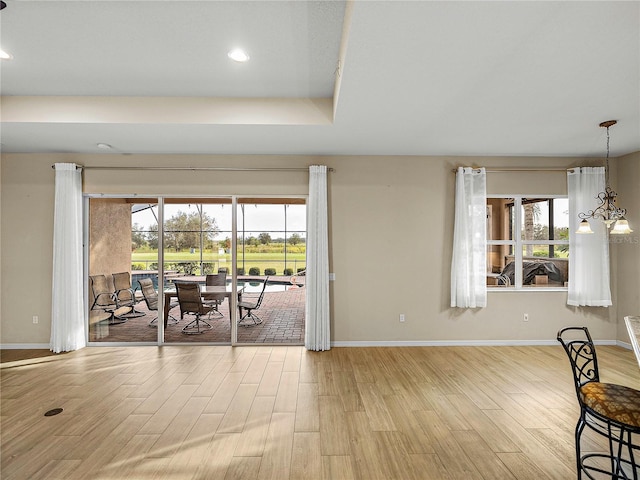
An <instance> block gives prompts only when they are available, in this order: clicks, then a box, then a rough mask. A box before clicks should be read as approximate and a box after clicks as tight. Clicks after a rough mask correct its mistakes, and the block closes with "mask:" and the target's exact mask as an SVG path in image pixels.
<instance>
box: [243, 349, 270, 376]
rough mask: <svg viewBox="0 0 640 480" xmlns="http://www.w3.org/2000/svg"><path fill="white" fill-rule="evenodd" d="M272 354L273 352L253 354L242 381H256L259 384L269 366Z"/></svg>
mask: <svg viewBox="0 0 640 480" xmlns="http://www.w3.org/2000/svg"><path fill="white" fill-rule="evenodd" d="M270 356H271V352H269V353H266V352H265V353H262V352H260V351H259V352H258V353H256V354H255V355H254V356H253V359H252V360H251V363H250V364H249V367H248V368H247V371H246V372H245V374H244V377H242V383H255V384H259V383H260V380H262V376H263V375H264V369H265V368H267V363H268V362H269V357H270Z"/></svg>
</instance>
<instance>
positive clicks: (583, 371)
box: [557, 327, 640, 480]
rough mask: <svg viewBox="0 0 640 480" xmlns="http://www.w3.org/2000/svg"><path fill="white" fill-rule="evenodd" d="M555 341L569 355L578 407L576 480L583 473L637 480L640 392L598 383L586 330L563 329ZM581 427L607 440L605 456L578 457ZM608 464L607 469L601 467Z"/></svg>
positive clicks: (639, 472) (639, 475) (599, 454)
mask: <svg viewBox="0 0 640 480" xmlns="http://www.w3.org/2000/svg"><path fill="white" fill-rule="evenodd" d="M557 338H558V341H559V342H560V343H561V344H562V346H563V347H564V350H565V352H566V353H567V355H568V356H569V360H570V362H571V369H572V372H573V379H574V384H575V389H576V394H577V396H578V403H579V405H580V418H579V419H578V423H577V425H576V431H575V442H576V466H577V471H578V480H580V479H581V478H582V474H583V473H584V474H585V475H586V477H587V478H589V479H601V478H607V479H612V480H618V479H627V480H629V479H634V480H638V478H639V477H640V467H639V466H638V464H637V458H636V457H637V456H640V443H638V440H639V439H638V435H640V391H639V390H635V389H633V388H630V387H625V386H622V385H615V384H611V383H601V382H600V373H599V370H598V358H597V356H596V349H595V346H594V344H593V340H592V339H591V335H590V334H589V330H588V329H587V327H567V328H563V329H562V330H560V331H559V332H558V336H557ZM584 427H589V428H590V429H592V430H593V431H595V432H596V433H599V434H600V435H602V436H604V437H606V438H607V441H608V444H609V452H608V453H606V454H605V453H589V454H586V455H581V451H580V437H581V435H582V432H583V430H584ZM603 460H604V461H603ZM607 463H608V464H609V469H605V467H604V465H606V464H607Z"/></svg>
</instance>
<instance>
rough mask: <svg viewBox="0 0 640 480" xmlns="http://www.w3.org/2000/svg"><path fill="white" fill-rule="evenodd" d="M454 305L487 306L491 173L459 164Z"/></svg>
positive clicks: (452, 279)
mask: <svg viewBox="0 0 640 480" xmlns="http://www.w3.org/2000/svg"><path fill="white" fill-rule="evenodd" d="M451 306H452V307H460V308H477V307H486V306H487V174H486V172H485V169H484V168H479V169H473V168H463V167H459V168H458V171H457V173H456V205H455V225H454V231H453V257H452V260H451Z"/></svg>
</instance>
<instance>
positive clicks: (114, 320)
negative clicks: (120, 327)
mask: <svg viewBox="0 0 640 480" xmlns="http://www.w3.org/2000/svg"><path fill="white" fill-rule="evenodd" d="M89 284H90V287H91V295H93V303H92V304H91V308H90V310H91V311H99V310H102V311H103V312H105V313H108V314H109V324H110V325H116V324H118V323H124V322H126V321H127V318H126V317H125V315H126V314H127V313H129V312H131V309H132V308H131V307H129V306H121V305H118V302H117V300H116V294H115V291H114V290H113V289H112V288H111V286H110V285H109V282H108V281H107V277H106V276H105V275H90V276H89ZM89 316H90V317H92V316H93V317H94V318H96V314H95V313H94V314H93V315H91V313H90V315H89ZM98 317H101V316H98Z"/></svg>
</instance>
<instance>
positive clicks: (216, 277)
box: [203, 272, 227, 317]
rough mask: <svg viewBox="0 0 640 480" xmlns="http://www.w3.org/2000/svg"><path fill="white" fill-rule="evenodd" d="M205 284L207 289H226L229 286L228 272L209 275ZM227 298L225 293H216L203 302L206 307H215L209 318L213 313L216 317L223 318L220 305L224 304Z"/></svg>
mask: <svg viewBox="0 0 640 480" xmlns="http://www.w3.org/2000/svg"><path fill="white" fill-rule="evenodd" d="M205 284H206V285H207V287H224V286H226V285H227V272H218V273H217V274H209V275H207V277H206V279H205ZM225 298H226V296H225V294H224V293H215V294H212V295H207V297H206V298H205V299H204V300H203V302H204V304H205V305H211V306H213V309H212V310H211V311H210V312H209V317H211V315H212V314H213V313H215V314H216V315H218V316H220V317H223V316H224V315H223V314H222V313H221V312H220V305H222V302H224V299H225Z"/></svg>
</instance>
